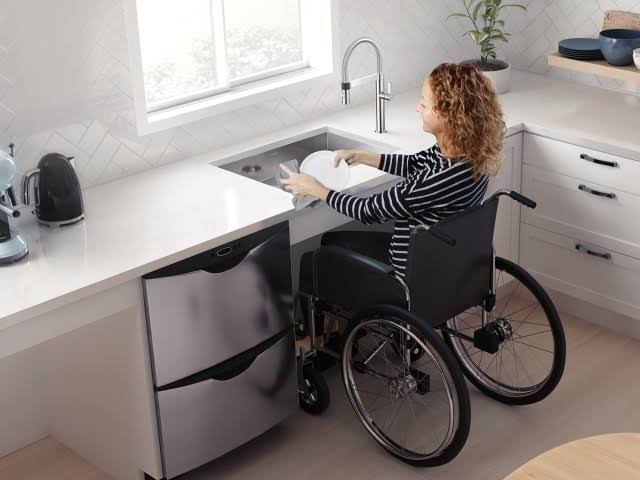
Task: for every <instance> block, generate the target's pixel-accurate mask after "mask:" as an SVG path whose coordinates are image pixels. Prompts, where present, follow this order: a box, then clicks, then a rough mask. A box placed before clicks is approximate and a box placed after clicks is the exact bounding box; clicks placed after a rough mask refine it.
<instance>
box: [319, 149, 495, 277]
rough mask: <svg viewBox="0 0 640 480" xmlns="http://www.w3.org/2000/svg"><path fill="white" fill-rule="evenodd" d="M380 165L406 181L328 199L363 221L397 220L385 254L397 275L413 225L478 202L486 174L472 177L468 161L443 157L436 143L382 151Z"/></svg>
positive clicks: (402, 267)
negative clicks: (405, 152) (373, 191)
mask: <svg viewBox="0 0 640 480" xmlns="http://www.w3.org/2000/svg"><path fill="white" fill-rule="evenodd" d="M380 170H383V171H385V172H388V173H391V174H393V175H398V176H401V177H404V180H403V181H402V182H400V183H398V184H397V185H395V186H394V187H392V188H390V189H388V190H386V191H384V192H382V193H378V194H375V195H371V196H370V197H367V198H360V197H355V196H353V195H348V194H344V193H339V192H336V191H333V190H332V191H330V192H329V195H328V196H327V203H328V204H329V206H331V207H332V208H333V209H335V210H336V211H338V212H340V213H342V214H343V215H347V216H349V217H351V218H354V219H356V220H359V221H361V222H362V223H365V224H371V223H383V222H385V221H387V220H395V221H396V222H395V227H394V231H393V239H392V240H391V245H390V247H389V254H390V258H391V264H392V265H393V267H394V269H395V272H396V274H397V275H399V276H400V277H404V275H405V271H406V269H407V253H408V250H409V235H410V233H411V230H412V229H413V228H415V227H416V226H418V225H419V224H424V225H427V226H428V225H433V224H434V223H437V222H438V221H440V220H441V219H443V218H445V217H447V216H449V215H453V214H454V213H458V212H460V211H462V210H464V209H466V208H468V207H471V206H474V205H477V204H479V203H480V202H481V201H482V199H483V197H484V194H485V192H486V191H487V183H488V180H489V179H488V177H487V176H486V175H483V176H481V177H479V178H474V176H473V169H472V165H471V164H470V163H469V162H466V161H462V160H458V161H455V160H452V159H450V158H447V157H445V156H444V155H442V153H441V152H440V148H439V147H438V145H437V144H436V145H434V146H433V147H431V148H429V149H428V150H426V151H422V152H419V153H416V154H414V155H396V154H383V155H382V157H381V160H380Z"/></svg>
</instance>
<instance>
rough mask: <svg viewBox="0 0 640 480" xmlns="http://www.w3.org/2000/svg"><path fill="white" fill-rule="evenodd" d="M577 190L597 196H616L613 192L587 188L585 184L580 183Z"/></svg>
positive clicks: (613, 197)
mask: <svg viewBox="0 0 640 480" xmlns="http://www.w3.org/2000/svg"><path fill="white" fill-rule="evenodd" d="M578 190H582V191H583V192H587V193H590V194H591V195H596V196H597V197H606V198H611V199H615V198H616V194H615V193H609V192H601V191H599V190H594V189H593V188H589V187H587V186H586V185H582V184H580V185H578Z"/></svg>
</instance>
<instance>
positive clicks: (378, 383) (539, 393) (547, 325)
mask: <svg viewBox="0 0 640 480" xmlns="http://www.w3.org/2000/svg"><path fill="white" fill-rule="evenodd" d="M507 196H508V197H510V198H511V199H512V200H515V201H517V202H519V203H521V204H522V205H524V206H526V207H529V208H535V207H536V203H535V202H534V201H532V200H530V199H528V198H526V197H524V196H523V195H521V194H519V193H517V192H515V191H510V190H499V191H497V192H496V193H495V194H493V195H492V196H490V197H489V198H487V199H486V200H485V201H484V202H483V203H482V204H481V205H478V206H476V207H472V208H470V209H467V210H464V211H463V212H461V213H459V214H455V215H453V216H450V217H447V218H446V219H444V220H442V221H440V222H439V223H437V224H435V225H433V226H431V227H426V226H420V227H418V228H416V229H414V231H413V232H411V236H410V242H409V257H408V268H407V272H406V277H405V279H404V280H403V279H400V278H399V277H397V276H395V274H394V270H393V267H391V266H390V265H387V264H385V263H382V262H379V261H376V260H374V259H372V258H369V257H366V256H364V255H360V254H358V253H356V252H354V251H351V250H347V249H345V248H341V247H338V246H330V245H325V246H321V247H320V248H319V249H317V250H315V251H313V252H307V253H305V254H304V255H303V257H302V259H301V269H300V294H299V299H300V305H301V306H302V307H303V309H304V311H306V315H303V316H302V317H303V318H302V319H301V320H300V321H299V325H297V326H296V328H298V330H300V331H303V332H304V333H305V335H306V338H308V342H309V345H308V346H307V349H306V350H305V349H303V348H302V347H299V352H298V353H299V354H298V380H299V387H298V391H299V402H300V406H301V408H302V409H303V410H305V411H307V412H308V413H311V414H320V413H322V412H323V411H324V410H325V409H326V408H327V407H328V405H329V401H330V392H329V388H328V386H327V383H326V381H325V380H324V377H323V374H322V372H321V369H320V368H319V367H318V362H319V361H320V360H322V359H324V363H326V359H333V360H334V363H335V362H339V364H340V371H341V376H342V382H343V385H344V388H345V391H346V394H347V397H348V399H349V402H350V403H351V406H352V407H353V410H354V412H355V414H356V415H357V417H358V419H359V420H360V423H361V424H362V425H363V427H364V428H365V430H366V431H367V432H368V433H369V434H370V435H371V436H372V437H373V438H374V439H375V440H376V441H377V442H378V443H379V444H380V445H381V446H382V447H383V448H384V449H386V450H387V451H388V452H389V453H391V454H392V455H394V456H395V457H397V458H399V459H400V460H402V461H404V462H406V463H409V464H412V465H415V466H420V467H431V466H437V465H442V464H445V463H447V462H449V461H451V460H452V459H453V458H455V457H456V455H457V454H458V453H459V452H460V451H461V449H462V448H463V446H464V444H465V442H466V440H467V436H468V434H469V428H470V421H471V405H470V400H469V391H468V389H467V384H466V383H465V380H464V379H465V377H466V379H467V380H468V381H469V382H470V383H471V384H473V385H474V386H475V387H477V388H478V389H479V390H480V391H481V392H483V393H484V394H486V395H488V396H490V397H492V398H494V399H495V400H498V401H500V402H503V403H506V404H510V405H526V404H531V403H535V402H538V401H540V400H542V399H544V398H545V397H547V396H548V395H549V394H550V393H551V392H552V391H553V390H554V389H555V387H556V386H557V385H558V382H559V381H560V378H561V377H562V373H563V371H564V364H565V354H566V347H565V337H564V331H563V328H562V324H561V322H560V318H559V316H558V313H557V311H556V308H555V306H554V304H553V302H552V301H551V299H550V298H549V296H548V294H547V293H546V292H545V290H544V289H543V288H542V287H541V286H540V284H539V283H538V282H537V281H536V280H535V279H534V278H533V277H532V276H531V275H530V274H529V273H527V272H526V271H525V270H524V269H523V268H521V267H520V266H518V265H517V264H515V263H513V262H511V261H510V260H508V259H505V258H501V257H497V256H496V255H495V251H494V248H493V234H494V227H495V220H496V214H497V209H498V203H499V200H500V198H501V197H507ZM326 316H330V317H331V318H337V319H338V320H339V321H340V322H341V323H342V324H343V325H344V328H343V329H342V330H341V331H340V330H339V331H338V333H337V336H336V335H334V336H331V333H332V332H331V331H329V332H327V331H326V330H327V328H325V327H326V325H325V322H324V321H320V320H322V319H323V318H324V317H326ZM330 323H331V322H330ZM329 330H331V329H329ZM336 338H337V340H336ZM319 339H321V340H319ZM322 340H324V341H322ZM329 340H331V341H329ZM320 363H323V362H320Z"/></svg>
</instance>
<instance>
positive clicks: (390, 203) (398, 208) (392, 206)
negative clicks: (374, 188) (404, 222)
mask: <svg viewBox="0 0 640 480" xmlns="http://www.w3.org/2000/svg"><path fill="white" fill-rule="evenodd" d="M409 189H410V184H409V183H408V182H402V183H399V184H398V185H395V186H394V187H391V188H390V189H388V190H385V191H384V192H381V193H377V194H375V195H371V196H370V197H367V198H361V197H355V196H353V195H348V194H345V193H339V192H336V191H334V190H331V191H330V192H329V195H328V196H327V204H328V205H329V206H330V207H331V208H333V209H334V210H336V211H337V212H339V213H341V214H343V215H346V216H348V217H351V218H353V219H355V220H358V221H360V222H362V223H365V224H371V223H383V222H386V221H387V220H392V219H396V220H397V219H403V218H407V217H409V216H410V215H411V214H410V213H409V210H408V209H407V206H406V195H407V192H408V191H409Z"/></svg>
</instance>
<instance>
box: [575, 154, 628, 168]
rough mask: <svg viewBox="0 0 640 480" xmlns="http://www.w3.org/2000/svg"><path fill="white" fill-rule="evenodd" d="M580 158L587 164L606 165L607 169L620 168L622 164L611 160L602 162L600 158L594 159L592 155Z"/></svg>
mask: <svg viewBox="0 0 640 480" xmlns="http://www.w3.org/2000/svg"><path fill="white" fill-rule="evenodd" d="M580 158H581V159H583V160H586V161H587V162H591V163H596V164H598V165H604V166H605V167H613V168H615V167H619V166H620V164H619V163H618V162H612V161H609V160H600V159H599V158H594V157H592V156H591V155H587V154H586V153H582V154H581V155H580Z"/></svg>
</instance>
